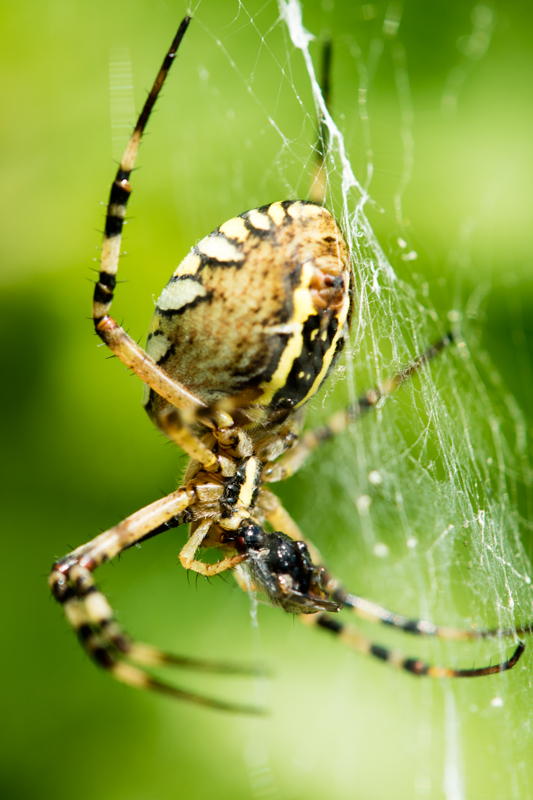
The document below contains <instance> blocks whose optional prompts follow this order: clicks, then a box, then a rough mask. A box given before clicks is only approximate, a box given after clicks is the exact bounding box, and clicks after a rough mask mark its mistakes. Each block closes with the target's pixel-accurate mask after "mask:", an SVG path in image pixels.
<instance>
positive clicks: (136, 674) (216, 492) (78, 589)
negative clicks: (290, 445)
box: [49, 483, 259, 713]
mask: <svg viewBox="0 0 533 800" xmlns="http://www.w3.org/2000/svg"><path fill="white" fill-rule="evenodd" d="M221 491H222V489H221V487H220V486H219V485H218V484H216V483H213V484H208V483H203V484H198V485H189V486H186V487H183V488H181V489H178V491H176V492H173V493H172V494H170V495H168V496H167V497H165V498H163V499H162V500H158V501H156V502H155V503H152V504H151V505H149V506H146V507H145V508H143V509H141V510H140V511H137V512H136V513H135V514H132V515H131V516H130V517H127V518H126V519H125V520H123V521H122V522H121V523H119V524H118V525H116V526H115V527H114V528H111V529H110V530H108V531H106V532H104V533H102V534H100V535H99V536H97V537H96V538H95V539H93V540H92V541H91V542H89V543H87V544H85V545H82V546H81V547H78V548H77V549H76V550H73V551H72V553H69V554H68V555H66V556H64V557H63V558H61V559H59V560H58V561H56V563H55V564H54V565H53V568H52V572H51V574H50V578H49V585H50V588H51V590H52V594H53V596H54V597H55V599H56V600H57V601H58V602H59V603H60V604H61V605H62V607H63V610H64V612H65V616H66V617H67V620H68V622H69V623H70V625H71V626H72V628H73V629H74V631H75V633H76V634H77V636H78V639H79V640H80V643H81V644H82V646H83V647H84V649H85V650H86V652H87V653H88V655H89V656H90V657H91V658H92V659H93V660H94V661H95V662H96V663H97V664H98V665H99V666H101V667H103V668H104V669H106V670H107V671H108V672H110V673H111V675H113V677H114V678H116V679H117V680H119V681H121V682H122V683H126V684H128V685H130V686H134V687H136V688H139V689H152V690H155V691H158V692H161V693H164V694H167V695H171V696H173V697H176V698H179V699H183V700H188V701H190V702H194V703H198V704H200V705H205V706H210V707H212V708H217V709H221V710H226V711H235V712H243V713H258V712H259V710H258V709H255V708H251V707H249V706H239V705H236V704H233V703H225V702H224V701H220V700H216V699H212V698H208V697H204V696H203V695H199V694H196V693H193V692H189V691H186V690H183V689H180V688H178V687H176V686H172V685H171V684H168V683H165V682H162V681H160V680H158V679H157V678H155V677H153V676H152V675H150V674H149V673H148V672H146V671H145V668H146V667H158V666H165V665H171V666H179V667H185V668H192V669H200V670H204V671H212V672H223V673H227V674H230V673H237V674H239V673H242V674H250V673H253V672H255V670H248V669H242V668H239V667H233V666H232V665H228V664H220V663H217V662H207V661H202V660H197V659H190V658H184V657H181V656H175V655H171V654H168V653H164V652H163V651H160V650H158V649H157V648H155V647H152V646H151V645H147V644H144V643H139V642H135V641H133V640H132V639H130V637H129V636H128V635H127V634H126V633H125V632H124V631H123V629H122V628H121V627H120V625H119V624H118V623H117V621H116V620H115V617H114V614H113V611H112V609H111V606H110V605H109V603H108V601H107V599H106V597H105V596H104V595H103V594H102V593H101V592H100V591H99V590H98V588H97V587H96V584H95V581H94V578H93V575H92V573H93V571H94V570H95V569H96V568H97V567H98V566H100V565H101V564H103V563H104V562H106V561H109V560H110V559H112V558H114V557H115V556H116V555H118V554H120V553H121V552H123V551H124V550H126V549H128V548H129V547H132V546H133V545H134V544H137V543H139V542H141V541H144V540H146V539H149V538H151V537H153V536H156V535H158V534H159V533H162V532H164V531H165V530H167V529H169V528H172V527H176V526H177V525H180V524H182V523H183V522H187V521H188V520H189V513H190V512H189V509H190V508H191V507H192V506H193V505H194V504H196V503H199V502H203V503H206V504H208V505H209V504H212V503H213V502H216V500H217V498H219V497H220V494H221Z"/></svg>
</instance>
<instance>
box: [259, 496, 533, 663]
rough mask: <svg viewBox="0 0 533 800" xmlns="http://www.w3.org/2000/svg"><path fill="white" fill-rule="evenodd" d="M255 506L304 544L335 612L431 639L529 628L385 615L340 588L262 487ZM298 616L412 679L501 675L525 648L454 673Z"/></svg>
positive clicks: (331, 622) (323, 620) (323, 618)
mask: <svg viewBox="0 0 533 800" xmlns="http://www.w3.org/2000/svg"><path fill="white" fill-rule="evenodd" d="M259 506H260V507H261V509H262V511H263V513H264V514H265V517H266V519H267V520H268V522H269V523H270V524H271V525H272V527H274V528H276V529H277V530H280V531H282V532H283V533H285V534H286V535H287V536H289V537H290V538H291V539H293V540H294V541H296V542H299V543H302V544H305V546H306V547H307V549H308V552H309V554H310V556H311V559H312V562H313V564H314V566H315V568H316V569H317V573H319V574H320V584H321V587H322V589H323V591H324V593H325V595H326V596H327V597H328V598H329V600H330V601H332V602H333V603H336V604H337V608H338V609H342V608H347V609H349V610H351V611H352V612H353V613H354V614H355V615H356V616H358V617H360V618H361V619H365V620H368V621H370V622H377V623H382V624H385V625H388V626H391V627H394V628H398V629H400V630H402V631H404V632H406V633H414V634H418V635H423V636H433V637H435V638H438V639H448V640H449V639H452V640H472V639H485V638H495V637H507V636H515V637H516V636H519V635H521V634H523V633H526V632H527V633H529V632H531V630H532V626H531V625H527V626H524V627H523V628H520V629H517V630H487V631H476V630H470V631H465V630H460V629H456V628H448V627H440V626H438V625H434V624H433V623H430V622H426V621H424V620H418V619H409V618H408V617H404V616H402V615H401V614H396V613H394V612H392V611H388V610H387V609H385V608H382V607H381V606H379V605H377V604H376V603H372V602H371V601H369V600H365V599H364V598H363V597H358V596H357V595H354V594H351V593H350V592H347V591H346V590H345V589H344V587H343V586H342V584H341V582H340V581H339V580H338V579H337V578H335V577H334V576H333V575H332V574H331V572H330V571H329V570H328V569H327V567H326V566H325V565H324V562H323V559H322V557H321V555H320V553H319V551H318V550H317V549H316V547H314V545H313V544H311V543H310V542H309V541H308V540H307V539H306V538H305V537H304V536H303V535H302V532H301V531H300V529H299V527H298V525H297V524H296V522H295V521H294V520H293V519H292V517H291V516H290V514H289V513H288V512H287V511H286V510H285V509H284V507H283V505H282V504H281V502H280V500H279V499H278V498H277V497H276V495H274V494H272V492H269V491H268V490H265V489H263V490H262V492H261V495H260V497H259ZM299 618H300V620H301V621H302V622H304V623H306V624H307V625H311V626H318V627H320V628H322V629H324V630H327V631H329V632H330V633H332V634H334V635H335V636H337V637H339V639H340V640H341V641H342V642H343V643H344V644H346V645H348V646H349V647H351V648H352V649H355V650H357V651H359V652H360V653H363V654H365V655H372V656H374V657H375V658H378V659H380V660H381V661H386V662H387V663H389V664H390V665H391V666H394V667H396V668H398V669H404V670H407V671H408V672H412V673H414V674H415V675H427V676H429V677H431V678H454V677H455V678H460V677H470V678H473V677H480V676H483V675H492V674H494V673H496V672H504V671H505V670H509V669H512V667H514V666H515V664H516V663H517V662H518V660H519V658H520V656H521V655H522V653H523V652H524V649H525V646H524V644H523V643H522V642H520V641H519V642H518V645H517V647H516V649H515V652H514V653H513V655H512V656H511V657H510V658H509V659H507V660H505V661H503V662H501V663H499V664H495V665H491V666H487V667H480V668H477V669H466V670H456V669H451V668H449V667H440V666H435V665H431V664H426V663H425V662H423V661H420V660H419V659H416V658H410V657H407V656H405V655H404V654H403V653H401V652H399V651H396V650H390V649H389V648H386V647H383V646H382V645H380V644H376V643H374V642H373V641H372V640H371V639H369V638H368V637H366V636H364V635H363V634H361V633H360V631H358V630H357V629H356V628H355V627H353V626H352V625H346V624H345V623H343V622H341V621H340V620H338V619H337V618H333V617H331V616H330V615H329V614H327V613H318V614H312V615H308V614H300V617H299Z"/></svg>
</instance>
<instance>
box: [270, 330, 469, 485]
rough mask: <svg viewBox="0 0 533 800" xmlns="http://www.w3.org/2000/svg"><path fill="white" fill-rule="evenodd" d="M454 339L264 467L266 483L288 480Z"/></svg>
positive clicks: (431, 349) (441, 341) (438, 345)
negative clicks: (322, 445) (333, 439)
mask: <svg viewBox="0 0 533 800" xmlns="http://www.w3.org/2000/svg"><path fill="white" fill-rule="evenodd" d="M453 338H454V337H453V334H452V333H447V334H446V335H445V336H443V337H442V338H441V339H439V340H438V342H435V344H433V345H431V347H428V349H427V350H426V351H425V352H424V353H422V355H420V356H418V357H417V358H416V359H415V360H414V361H413V362H412V363H411V364H409V365H408V366H407V367H405V368H404V369H402V370H400V372H398V373H396V375H394V376H393V377H392V378H390V379H389V380H388V381H386V382H385V383H384V384H383V386H381V387H378V388H376V389H371V390H370V391H369V392H367V393H366V394H365V395H363V396H362V397H360V398H359V400H358V401H357V403H356V404H355V405H354V406H351V407H350V408H347V409H345V410H344V411H339V412H337V413H336V414H334V415H333V416H332V417H331V418H330V419H329V420H328V422H326V424H325V425H322V426H321V427H320V428H316V429H315V430H314V431H306V433H304V435H303V436H302V438H301V439H300V441H299V442H298V443H297V444H295V445H294V447H293V448H292V449H291V450H289V451H288V452H287V453H285V455H283V456H282V457H281V458H280V459H279V460H278V461H276V462H275V463H268V464H266V465H265V467H264V469H263V476H262V477H263V480H264V481H266V482H267V483H275V482H277V481H283V480H285V479H286V478H289V477H290V476H291V475H293V474H294V473H295V472H297V470H299V469H300V467H301V466H302V465H303V464H304V462H305V461H306V460H307V458H308V457H309V455H310V454H311V453H312V452H313V450H316V448H317V447H318V446H319V445H321V444H323V443H324V442H327V441H328V440H329V439H331V438H333V436H336V435H337V434H339V433H342V432H343V431H345V430H346V428H347V427H348V426H349V424H350V423H351V422H353V421H354V420H356V419H359V417H361V416H363V414H365V413H366V412H367V411H370V410H371V409H373V408H375V407H376V405H377V404H378V402H379V401H380V400H381V399H382V398H383V397H386V396H387V395H389V394H391V393H392V392H394V391H395V390H396V389H397V388H398V387H399V386H401V385H402V383H405V381H407V380H408V379H409V378H411V377H412V376H413V375H414V374H415V373H416V372H418V371H419V370H420V369H421V368H422V367H423V366H424V365H425V364H427V363H428V362H429V361H431V359H432V358H434V357H435V356H436V355H437V354H438V353H440V351H441V350H443V349H444V348H445V347H447V346H448V345H449V344H450V342H452V341H453Z"/></svg>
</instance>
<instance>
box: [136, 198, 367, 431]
mask: <svg viewBox="0 0 533 800" xmlns="http://www.w3.org/2000/svg"><path fill="white" fill-rule="evenodd" d="M350 306H351V292H350V268H349V259H348V251H347V248H346V244H345V242H344V239H343V236H342V234H341V232H340V230H339V227H338V226H337V224H336V222H335V220H334V219H333V217H332V216H331V214H330V213H329V212H328V211H327V210H326V209H325V208H323V207H322V206H319V205H315V204H314V203H306V202H304V201H295V202H291V201H288V202H284V203H273V204H272V205H270V206H264V207H262V208H259V209H254V210H253V211H248V212H246V213H245V214H241V216H240V217H235V218H234V219H231V220H229V221H228V222H226V223H224V225H221V226H220V228H218V229H217V230H215V231H213V233H211V234H209V236H206V237H205V239H202V240H201V241H200V242H199V243H198V244H197V245H196V247H194V248H193V249H192V251H191V252H190V253H189V255H188V256H187V257H186V258H185V259H184V260H183V261H182V262H181V264H180V265H179V267H178V268H177V270H176V271H175V273H174V275H173V276H172V278H171V279H170V281H169V283H168V284H167V286H166V287H165V289H164V290H163V292H162V294H161V297H160V298H159V301H158V304H157V308H156V311H155V313H154V316H153V319H152V323H151V325H150V329H149V333H148V343H147V351H148V353H149V354H150V355H151V356H152V358H153V359H154V360H155V361H156V362H157V363H158V364H159V365H160V366H161V367H162V368H163V369H164V370H165V371H166V372H168V374H169V375H170V376H172V377H173V378H175V379H176V380H178V381H180V382H181V383H183V384H184V385H185V386H186V387H187V388H188V389H189V390H190V391H191V392H193V393H194V394H196V395H198V396H199V397H200V398H201V399H202V400H204V401H205V402H206V403H207V404H209V405H212V404H213V403H215V402H216V401H219V400H221V399H222V398H227V397H234V396H237V395H241V394H243V393H245V394H246V397H247V400H248V402H250V401H251V402H252V403H253V404H254V405H257V406H263V407H267V408H280V407H281V408H287V409H292V408H295V407H296V406H298V405H301V404H302V403H304V402H305V401H306V400H307V399H308V398H309V397H310V396H311V395H312V394H314V392H315V391H316V390H317V389H318V387H319V385H320V384H321V383H322V381H323V380H324V378H325V376H326V374H327V372H328V369H329V367H330V366H331V364H332V363H333V360H334V358H335V356H336V355H337V353H338V352H340V350H341V349H342V346H343V343H344V336H345V331H346V327H347V323H348V322H349V316H350ZM146 407H147V411H148V413H149V414H150V416H151V417H152V418H153V419H154V421H157V416H158V414H159V411H160V410H161V409H162V408H164V407H165V401H164V400H162V399H161V398H159V397H157V396H156V395H155V394H153V393H150V396H149V397H147V398H146Z"/></svg>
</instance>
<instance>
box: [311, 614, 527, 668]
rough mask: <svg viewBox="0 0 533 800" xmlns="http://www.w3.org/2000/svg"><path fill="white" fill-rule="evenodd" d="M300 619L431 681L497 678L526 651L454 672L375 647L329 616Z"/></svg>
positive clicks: (521, 646)
mask: <svg viewBox="0 0 533 800" xmlns="http://www.w3.org/2000/svg"><path fill="white" fill-rule="evenodd" d="M300 618H301V620H302V622H303V623H305V624H307V625H310V626H314V625H316V626H318V627H320V628H323V629H324V630H327V631H329V632H330V633H332V634H334V635H335V636H338V637H339V639H340V640H341V641H342V642H343V643H344V644H346V645H348V647H351V648H353V649H354V650H357V651H358V652H359V653H363V654H364V655H370V656H374V658H378V659H379V660H380V661H385V662H387V664H390V666H392V667H396V669H403V670H406V671H407V672H410V673H411V674H413V675H417V676H427V677H429V678H480V677H482V676H484V675H494V674H495V673H496V672H506V671H507V670H509V669H512V668H513V667H514V666H515V665H516V664H517V663H518V660H519V659H520V656H521V655H522V653H523V652H524V650H525V646H524V643H523V642H521V641H519V642H518V645H517V646H516V649H515V651H514V653H513V654H512V656H511V657H510V658H508V659H506V660H505V661H501V662H500V663H498V664H491V665H490V666H486V667H477V668H471V669H452V668H451V667H441V666H436V665H433V664H427V663H426V662H425V661H421V660H420V659H417V658H408V657H406V656H405V655H404V654H403V653H401V652H399V651H397V650H390V649H389V648H387V647H383V646H382V645H380V644H375V643H373V642H372V641H371V640H370V639H368V638H367V637H366V636H363V634H361V633H360V632H359V631H358V630H357V629H356V628H354V627H353V626H351V625H345V624H343V623H342V622H339V621H338V620H337V619H333V618H332V617H331V616H329V615H328V614H324V613H319V614H305V615H304V614H301V615H300Z"/></svg>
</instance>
